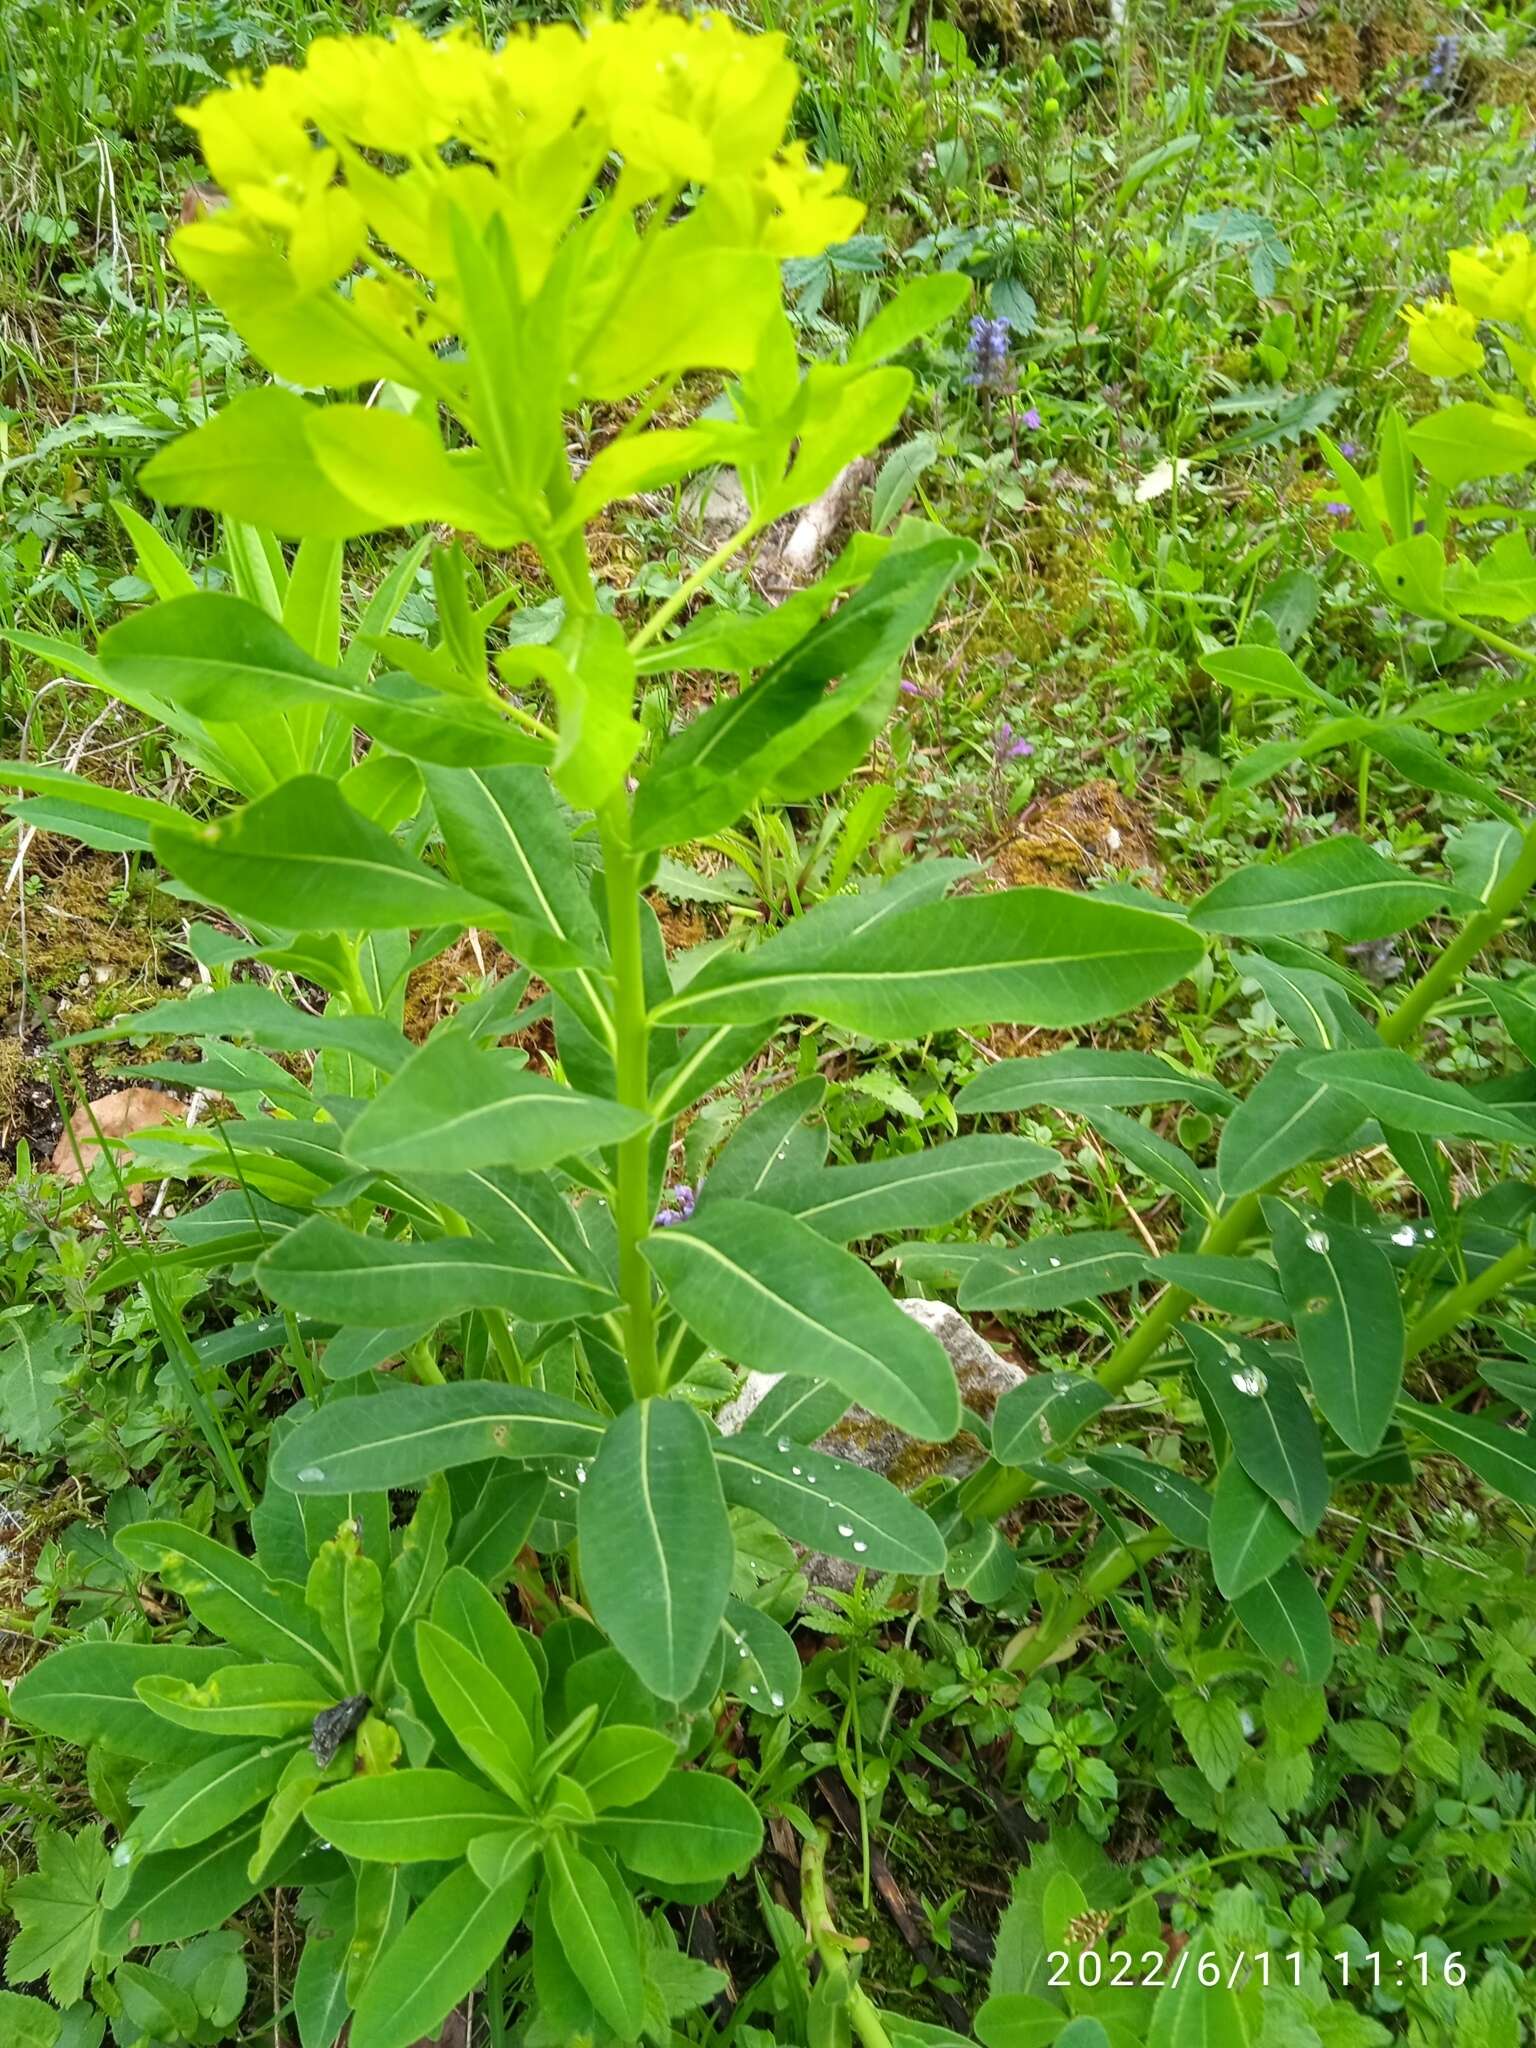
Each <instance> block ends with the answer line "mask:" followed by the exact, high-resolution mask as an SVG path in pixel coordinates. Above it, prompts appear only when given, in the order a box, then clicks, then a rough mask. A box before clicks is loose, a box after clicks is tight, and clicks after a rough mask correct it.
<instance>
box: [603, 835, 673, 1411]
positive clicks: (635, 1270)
mask: <svg viewBox="0 0 1536 2048" xmlns="http://www.w3.org/2000/svg"><path fill="white" fill-rule="evenodd" d="M623 828H624V816H623V811H622V799H620V800H617V801H616V803H615V805H614V806H612V807H610V810H609V811H608V813H607V814H606V815H605V816H604V818H603V819H602V821H601V825H600V830H601V834H602V842H603V880H604V887H605V889H606V891H607V900H608V951H609V956H610V958H611V960H612V963H613V1024H614V1036H615V1039H616V1050H615V1054H614V1066H615V1070H616V1074H617V1080H618V1097H619V1100H620V1102H622V1103H624V1104H626V1105H627V1106H628V1107H629V1108H631V1109H639V1110H643V1111H645V1112H646V1113H647V1114H649V1111H650V1106H651V1102H650V1096H651V1082H650V1061H649V1056H648V1047H649V1041H650V1022H649V1018H648V1016H647V1012H646V1001H645V959H644V954H643V951H642V948H641V937H640V888H639V870H638V867H637V865H636V862H635V857H634V855H633V854H632V853H631V852H630V850H629V847H628V844H627V843H626V837H625V833H624V829H623ZM617 1154H618V1171H617V1174H616V1176H615V1179H616V1183H617V1185H616V1190H615V1198H614V1211H613V1215H614V1224H615V1227H616V1229H617V1232H618V1240H619V1293H620V1295H621V1296H622V1297H623V1301H624V1338H625V1343H624V1349H625V1356H626V1358H627V1360H628V1364H629V1382H630V1385H631V1387H633V1389H634V1392H635V1397H636V1399H637V1400H643V1399H645V1397H646V1396H647V1395H649V1394H659V1393H660V1392H661V1391H662V1377H661V1369H660V1365H659V1363H658V1361H657V1357H656V1303H655V1296H654V1294H653V1292H652V1288H651V1269H650V1267H649V1266H647V1264H646V1263H645V1259H644V1257H643V1255H642V1254H641V1251H640V1241H641V1239H642V1238H644V1237H647V1236H649V1234H650V1229H651V1130H650V1126H649V1125H647V1127H646V1128H645V1129H644V1130H641V1131H637V1132H636V1133H635V1135H634V1136H633V1137H632V1138H626V1139H624V1141H623V1142H622V1144H620V1145H619V1146H618V1148H617Z"/></svg>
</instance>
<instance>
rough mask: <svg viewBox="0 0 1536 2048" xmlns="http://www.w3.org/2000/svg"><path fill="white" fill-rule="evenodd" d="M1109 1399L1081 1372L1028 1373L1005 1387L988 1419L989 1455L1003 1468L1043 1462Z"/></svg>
mask: <svg viewBox="0 0 1536 2048" xmlns="http://www.w3.org/2000/svg"><path fill="white" fill-rule="evenodd" d="M1109 1402H1110V1395H1109V1394H1108V1392H1107V1391H1106V1390H1105V1389H1104V1388H1103V1387H1101V1386H1100V1385H1099V1383H1098V1381H1097V1380H1096V1379H1094V1378H1092V1376H1091V1375H1090V1374H1088V1373H1084V1372H1036V1373H1031V1374H1030V1376H1029V1378H1028V1379H1027V1380H1025V1381H1024V1382H1023V1383H1022V1385H1020V1386H1017V1387H1010V1388H1009V1389H1008V1391H1007V1392H1006V1393H1005V1394H1004V1395H1003V1397H1002V1399H1001V1400H1000V1401H999V1402H998V1404H997V1410H996V1412H995V1414H994V1415H993V1417H992V1455H993V1457H994V1458H996V1459H997V1460H998V1462H999V1463H1000V1464H1003V1465H1024V1464H1028V1463H1030V1462H1031V1461H1032V1460H1033V1459H1035V1458H1044V1457H1048V1456H1049V1455H1050V1453H1051V1452H1052V1451H1053V1450H1054V1449H1055V1448H1056V1447H1057V1446H1058V1445H1060V1444H1064V1443H1066V1442H1067V1441H1068V1440H1069V1439H1070V1438H1071V1437H1073V1436H1075V1435H1076V1434H1077V1432H1078V1430H1080V1429H1081V1428H1082V1426H1083V1424H1084V1423H1085V1422H1088V1421H1091V1420H1092V1418H1093V1417H1094V1416H1095V1415H1097V1414H1098V1413H1099V1411H1100V1409H1102V1408H1107V1407H1108V1406H1109Z"/></svg>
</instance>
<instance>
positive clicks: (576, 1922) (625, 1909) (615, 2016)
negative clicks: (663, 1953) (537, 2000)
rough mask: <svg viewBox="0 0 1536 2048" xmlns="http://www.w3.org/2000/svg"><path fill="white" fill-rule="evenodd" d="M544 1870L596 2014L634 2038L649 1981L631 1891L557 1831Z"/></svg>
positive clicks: (564, 1944) (558, 1924)
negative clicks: (642, 1964)
mask: <svg viewBox="0 0 1536 2048" xmlns="http://www.w3.org/2000/svg"><path fill="white" fill-rule="evenodd" d="M544 1869H545V1876H546V1882H547V1884H548V1886H549V1911H550V1918H551V1919H552V1921H553V1922H554V1928H555V1932H556V1934H557V1935H558V1936H559V1938H560V1946H561V1948H562V1949H563V1950H564V1952H565V1960H566V1961H567V1963H569V1965H570V1966H571V1968H572V1970H574V1971H575V1973H576V1975H577V1976H578V1977H579V1978H580V1979H581V1983H582V1988H583V1989H584V1990H585V1992H586V1994H587V1996H588V1998H590V1999H591V2001H592V2004H593V2006H594V2008H595V2009H596V2012H597V2014H598V2017H599V2018H600V2019H601V2020H603V2021H604V2022H605V2023H606V2024H607V2025H608V2026H609V2027H611V2028H612V2029H613V2031H614V2033H615V2034H617V2035H618V2037H619V2039H620V2040H621V2041H632V2040H634V2039H635V2037H636V2035H638V2033H639V2032H640V2023H641V2021H642V2019H643V2018H644V2016H645V1985H644V1981H643V1979H642V1978H641V1975H640V1955H639V1950H638V1947H637V1945H636V1939H635V1925H634V1907H633V1905H632V1904H631V1903H630V1900H629V1896H628V1894H627V1893H626V1892H625V1891H624V1890H623V1887H622V1886H615V1887H614V1889H613V1890H610V1888H609V1885H608V1883H607V1880H606V1879H605V1878H604V1876H603V1873H602V1871H601V1870H600V1869H599V1868H598V1866H597V1865H596V1863H594V1862H593V1861H591V1859H590V1858H589V1857H587V1856H584V1855H583V1854H582V1852H581V1851H580V1850H579V1849H577V1848H575V1847H574V1846H573V1845H568V1844H566V1843H564V1842H562V1841H561V1840H560V1838H559V1837H558V1836H556V1837H555V1838H554V1839H553V1840H552V1841H551V1842H550V1844H549V1846H548V1848H547V1849H546V1850H545V1852H544ZM615 1891H617V1893H618V1896H617V1897H615ZM621 1899H622V1901H623V1904H622V1905H621V1904H620V1903H619V1901H620V1900H621Z"/></svg>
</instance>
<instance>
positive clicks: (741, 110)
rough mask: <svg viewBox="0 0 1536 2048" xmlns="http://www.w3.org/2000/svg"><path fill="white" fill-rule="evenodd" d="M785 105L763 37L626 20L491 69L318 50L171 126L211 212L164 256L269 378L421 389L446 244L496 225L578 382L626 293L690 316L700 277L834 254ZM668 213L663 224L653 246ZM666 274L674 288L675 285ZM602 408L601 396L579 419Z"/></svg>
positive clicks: (521, 39)
mask: <svg viewBox="0 0 1536 2048" xmlns="http://www.w3.org/2000/svg"><path fill="white" fill-rule="evenodd" d="M797 87H798V78H797V74H796V72H795V69H794V66H793V65H792V64H791V63H790V61H789V59H788V57H787V55H786V54H785V48H784V39H783V38H782V37H781V36H778V35H754V34H751V33H749V32H747V31H746V30H744V29H742V28H740V27H738V26H737V25H736V24H735V23H734V22H733V21H731V20H729V19H728V18H727V17H726V16H724V15H708V14H699V15H695V16H694V17H693V18H692V19H691V20H685V19H683V18H682V17H681V16H678V15H674V14H669V13H664V12H662V11H660V10H659V9H655V8H641V9H640V10H638V11H636V12H634V13H631V14H628V15H626V16H625V17H624V18H622V19H620V20H614V19H610V18H607V17H600V18H597V19H595V20H593V21H591V22H590V23H588V24H587V25H585V26H584V27H582V28H576V27H573V26H569V25H558V26H553V25H552V26H545V27H539V28H535V29H534V30H532V31H531V32H529V33H524V34H517V35H513V36H512V37H510V38H509V39H508V41H507V42H506V43H505V44H504V45H503V46H502V47H501V48H500V49H498V50H490V49H487V48H486V47H485V46H484V45H483V44H482V43H481V42H480V41H479V40H478V39H477V38H476V37H475V36H474V35H472V34H470V33H468V32H463V31H458V32H454V33H452V34H449V35H446V36H442V37H439V38H435V39H429V38H427V37H425V36H423V35H421V34H420V33H419V32H417V31H416V30H414V29H412V28H410V27H408V26H406V25H404V24H402V25H400V26H399V27H397V28H396V29H395V31H394V32H393V34H392V35H391V36H390V37H389V38H388V39H386V38H384V37H380V36H361V37H357V36H353V37H325V38H321V39H320V40H318V41H316V42H315V43H314V44H312V45H311V47H310V49H309V51H308V53H307V55H306V59H305V61H304V63H303V64H302V65H301V66H299V67H297V68H289V67H286V66H274V67H273V68H271V69H270V70H269V71H267V73H266V74H265V76H264V77H263V78H261V80H260V81H259V82H252V81H250V80H248V79H244V78H239V77H237V78H236V79H235V80H234V81H232V82H231V84H230V85H229V86H228V87H227V88H225V89H224V90H221V91H217V92H213V93H210V94H209V95H208V97H207V98H205V99H204V100H202V101H201V102H200V103H199V104H198V105H197V106H195V107H193V108H190V109H187V110H184V112H185V118H186V119H187V120H188V121H189V122H190V123H191V125H192V126H193V127H194V128H195V129H196V131H197V134H198V138H199V141H200V142H201V145H202V149H203V154H204V156H205V158H206V160H207V162H208V165H209V168H210V170H211V171H212V173H213V175H214V176H215V178H217V179H218V181H219V183H220V184H221V186H222V187H223V188H224V191H225V192H226V193H227V195H228V197H229V201H230V204H229V206H228V208H226V209H223V210H221V211H219V212H218V213H215V214H213V215H211V216H210V217H208V218H206V219H204V220H201V221H198V222H197V223H195V224H193V225H192V226H190V227H187V228H185V229H183V230H182V232H181V233H180V235H179V236H178V237H177V242H176V252H177V256H178V259H179V260H180V262H181V264H182V267H183V268H184V269H185V270H186V271H187V272H188V274H189V275H190V276H192V277H193V278H194V279H195V280H196V281H197V282H198V283H199V284H201V285H202V286H203V287H204V288H205V289H206V290H207V291H208V292H209V293H210V295H211V296H212V297H213V298H214V299H216V300H217V301H218V302H219V303H220V304H221V305H223V306H224V308H225V310H226V311H227V312H228V313H229V316H230V318H231V319H232V320H233V322H234V324H235V325H236V326H237V327H238V328H239V329H240V331H241V332H242V333H243V334H244V335H245V337H246V339H247V341H248V342H249V343H250V345H251V347H252V349H253V350H254V352H255V353H256V354H257V355H258V356H259V357H261V358H262V360H264V361H265V362H266V363H267V364H268V366H269V367H270V368H272V369H273V370H275V371H276V372H277V373H278V374H279V375H281V376H285V377H289V378H291V379H293V380H294V381H296V382H300V383H309V384H322V383H332V384H347V383H354V382H359V381H362V380H363V379H364V378H365V377H367V376H370V375H387V376H394V377H397V378H403V379H405V380H406V381H413V380H414V381H415V382H417V384H418V385H419V387H420V388H429V381H430V380H429V379H428V378H427V377H426V375H425V372H426V370H427V367H428V364H429V362H430V360H431V358H432V356H433V350H432V347H431V345H432V344H433V343H435V342H440V341H442V340H443V339H444V338H445V337H447V336H450V335H452V334H455V333H456V332H457V331H458V322H459V316H460V313H461V310H462V281H461V279H460V278H459V277H458V276H457V275H456V272H457V271H458V269H459V268H460V259H461V257H462V254H463V251H464V248H465V238H466V234H467V235H468V238H469V240H471V241H483V240H484V239H485V238H486V237H487V236H488V235H490V234H491V233H492V232H493V231H495V230H496V229H497V224H498V223H499V224H500V228H501V230H503V231H504V233H505V236H506V241H507V245H508V247H509V249H510V253H511V258H512V263H513V266H514V268H515V293H516V297H517V299H518V300H519V301H520V302H521V304H522V305H523V306H525V307H526V306H529V305H531V304H532V303H533V301H535V300H536V299H538V298H539V297H540V296H541V295H543V296H544V297H545V298H546V300H547V299H549V298H550V296H551V294H550V293H549V292H547V291H546V286H550V285H551V284H552V283H553V284H554V285H555V286H556V287H557V288H556V290H555V292H554V296H555V297H556V298H558V300H559V302H560V303H559V306H558V308H556V307H554V306H553V305H551V306H550V307H549V308H548V311H549V315H550V319H551V320H552V321H553V323H554V325H553V328H552V329H550V328H546V332H545V339H544V348H545V352H546V354H547V353H548V351H549V349H551V348H553V349H554V350H555V351H556V352H557V353H564V354H567V355H569V356H570V357H571V358H573V359H575V360H577V361H578V363H579V360H580V358H581V357H582V355H583V350H584V345H585V344H586V343H587V342H590V340H591V339H592V336H593V331H594V329H595V327H596V326H597V325H598V324H600V323H602V322H603V321H609V320H612V319H613V318H615V317H617V316H618V315H619V314H620V313H621V312H623V313H625V314H626V315H627V314H630V313H632V311H633V290H632V289H631V288H632V287H638V286H639V285H640V283H641V282H642V273H643V272H645V271H647V270H649V271H651V272H652V273H653V274H652V275H651V276H650V278H649V280H648V282H647V284H646V289H647V291H648V294H649V296H650V298H651V300H652V302H653V303H655V302H656V300H657V299H658V297H659V295H660V294H661V293H662V292H663V291H664V290H673V289H677V290H681V291H683V292H684V294H685V296H686V295H688V294H689V293H691V294H692V295H693V297H695V298H699V297H701V296H705V295H707V294H706V293H705V291H704V288H703V286H702V285H701V284H700V279H702V277H703V276H704V274H705V270H706V269H707V268H708V266H709V264H710V263H711V262H713V263H714V266H715V267H714V269H713V271H712V272H710V283H709V285H708V288H707V290H708V292H709V293H725V294H729V293H731V292H732V291H734V290H736V289H737V288H738V287H739V286H740V285H741V283H742V280H743V278H744V277H745V276H746V274H747V272H746V270H744V269H743V268H742V262H743V259H748V258H751V259H755V260H756V262H757V263H758V264H764V262H765V259H767V261H768V262H773V263H776V262H777V261H778V260H779V259H782V258H784V257H786V256H803V255H811V254H815V253H817V252H819V251H820V250H822V249H824V248H826V247H827V246H828V245H829V244H830V243H833V242H836V241H840V240H843V239H845V238H846V237H847V236H848V235H849V234H851V233H852V232H853V230H854V229H855V227H856V226H857V225H858V222H859V220H860V218H861V217H862V212H863V209H862V207H861V206H860V205H859V204H858V203H857V202H856V201H854V200H853V199H851V198H849V197H847V196H846V195H845V194H844V193H843V191H842V184H843V172H842V169H841V167H840V166H830V167H827V168H825V169H821V168H817V167H816V166H814V165H812V164H811V163H809V162H808V161H807V159H806V155H805V152H804V150H803V148H801V147H799V146H797V145H786V142H785V129H786V125H787V123H788V120H789V115H790V110H791V107H792V105H793V102H794V97H795V93H796V90H797ZM599 191H600V192H601V193H602V194H603V195H604V198H603V204H601V205H598V206H595V205H594V204H593V199H594V194H595V193H597V192H599ZM684 197H687V198H689V199H691V201H692V204H691V206H690V207H689V208H688V211H687V214H686V217H685V218H684V219H682V220H681V221H680V222H679V223H678V224H677V225H675V226H672V227H670V228H667V229H666V231H665V232H661V233H658V232H656V231H655V230H656V229H657V228H658V227H661V226H662V225H663V224H664V217H665V216H666V215H667V214H668V213H669V212H670V211H671V209H672V208H673V207H674V206H675V205H676V203H677V202H678V201H679V199H681V198H684ZM653 201H655V202H659V205H658V207H657V208H656V209H655V211H654V212H649V211H640V212H639V213H638V214H637V209H642V210H645V209H649V208H650V203H651V202H653ZM657 243H668V244H671V245H673V246H672V248H671V250H670V252H669V254H668V255H667V256H665V257H663V256H662V252H661V251H659V250H658V249H657V248H656V246H655V245H656V244H657ZM569 244H578V245H579V247H577V248H575V249H573V250H572V251H571V253H570V254H569V256H567V254H566V251H565V247H564V246H563V245H569ZM685 244H686V249H685V247H684V245H685ZM684 254H686V255H687V257H688V258H689V259H690V260H691V262H692V264H693V273H694V274H693V277H692V280H691V281H690V280H689V279H684V280H683V281H682V283H681V284H679V282H678V279H677V277H676V275H675V272H676V270H677V267H678V260H679V259H680V258H681V257H682V256H683V255H684ZM557 257H558V259H559V260H558V262H557ZM724 257H730V258H733V259H736V268H735V269H734V270H733V269H732V268H731V264H730V263H729V262H725V263H723V264H722V263H721V261H720V259H722V258H724ZM359 266H362V269H363V271H364V273H365V274H363V275H358V274H357V273H358V271H359ZM701 266H702V267H701ZM749 267H750V266H749ZM758 275H759V276H762V277H766V265H765V267H764V269H763V270H762V271H760V272H759V273H758ZM338 284H341V285H342V286H343V289H341V290H338V289H337V286H338ZM775 292H776V285H775ZM762 296H763V302H764V305H765V306H766V298H767V294H766V293H764V294H763V295H762ZM709 326H710V323H708V322H705V323H703V326H702V328H701V329H700V330H699V331H698V332H697V334H696V337H695V338H696V341H697V342H698V343H699V345H701V346H703V347H704V348H705V353H704V355H703V356H702V357H701V358H699V359H698V365H697V366H699V367H710V366H713V367H720V368H734V367H737V366H738V365H737V362H736V360H735V359H736V358H737V357H738V356H739V355H740V354H741V349H740V347H739V345H738V340H737V337H738V335H739V332H740V330H741V327H742V320H741V319H740V318H738V319H736V320H734V321H733V320H726V321H724V322H723V323H722V324H720V327H719V332H718V334H717V336H716V338H715V339H714V341H713V343H712V344H711V340H710V334H709ZM711 348H712V349H713V353H711ZM587 352H588V353H591V351H590V350H588V351H587ZM599 353H601V351H599ZM609 353H610V354H611V351H610V352H609ZM610 367H611V365H610ZM640 367H641V368H642V369H643V368H645V367H647V365H643V364H642V365H641V366H640ZM668 367H670V368H677V367H686V366H685V365H677V364H671V365H669V366H668ZM580 381H582V382H583V383H586V382H587V380H586V379H585V378H582V379H581V380H580ZM612 384H613V378H612V376H611V375H610V376H606V377H601V376H600V377H599V378H598V379H597V382H596V383H595V384H591V385H589V390H590V395H594V396H609V395H614V394H613V391H612V388H611V387H612ZM599 386H601V387H604V388H599Z"/></svg>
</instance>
